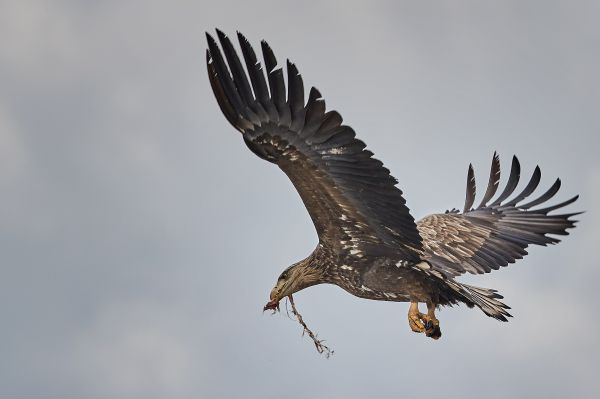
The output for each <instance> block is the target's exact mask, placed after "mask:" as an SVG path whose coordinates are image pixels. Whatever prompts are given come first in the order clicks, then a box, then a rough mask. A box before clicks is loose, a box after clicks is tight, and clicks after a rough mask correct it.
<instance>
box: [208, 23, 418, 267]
mask: <svg viewBox="0 0 600 399" xmlns="http://www.w3.org/2000/svg"><path fill="white" fill-rule="evenodd" d="M217 34H218V38H219V41H220V43H221V47H222V48H223V52H224V53H225V58H223V56H222V54H221V51H220V49H219V47H218V45H217V43H216V42H215V40H214V39H213V38H212V37H211V36H210V35H209V34H207V39H208V47H209V49H208V50H207V67H208V75H209V78H210V82H211V85H212V88H213V91H214V93H215V96H216V98H217V102H218V103H219V106H220V107H221V110H222V111H223V114H225V117H226V118H227V120H228V121H229V122H230V123H231V124H232V125H233V126H234V127H235V128H237V129H238V130H239V131H240V132H241V133H242V136H243V138H244V141H245V143H246V145H247V146H248V147H249V148H250V150H252V151H253V152H254V153H255V154H256V155H258V156H259V157H261V158H262V159H265V160H267V161H269V162H272V163H275V164H276V165H277V166H279V167H280V168H281V169H282V170H283V171H284V172H285V173H286V175H287V176H288V177H289V178H290V180H291V181H292V183H293V184H294V186H295V187H296V190H298V193H299V194H300V197H301V198H302V200H303V201H304V205H305V206H306V208H307V210H308V212H309V214H310V216H311V218H312V220H313V223H314V225H315V228H316V230H317V233H318V235H319V240H320V243H321V244H322V245H324V246H327V247H329V248H331V249H333V250H335V251H336V252H342V251H346V252H349V253H351V254H353V255H356V256H358V257H361V256H364V255H365V254H369V255H377V254H382V252H385V253H389V252H390V251H391V252H393V253H394V254H396V255H397V256H399V257H401V258H402V259H405V260H418V252H420V249H421V237H420V235H419V233H418V231H417V228H416V225H415V222H414V219H413V217H412V216H411V215H410V213H409V210H408V208H407V207H406V202H405V200H404V198H403V197H402V191H400V189H398V188H397V187H396V186H395V185H396V183H397V181H396V179H395V178H394V177H392V176H391V175H390V173H389V170H388V169H386V168H385V167H384V166H383V164H382V163H381V162H380V161H378V160H376V159H374V158H373V153H372V152H370V151H368V150H366V149H365V147H366V145H365V143H363V142H362V141H360V140H358V139H356V138H355V133H354V131H353V130H352V128H350V127H349V126H345V125H342V117H341V116H340V114H338V113H337V112H335V111H329V112H325V101H324V100H323V99H322V98H321V94H320V93H319V91H318V90H317V89H315V88H314V87H313V88H312V89H311V90H310V94H309V97H308V101H306V103H305V101H304V85H303V82H302V77H301V76H300V74H299V73H298V70H297V69H296V67H295V66H294V64H292V63H291V62H290V61H289V60H288V61H287V76H288V79H287V81H288V85H287V96H286V85H285V83H284V77H283V71H282V68H278V67H277V61H276V59H275V56H274V55H273V52H272V50H271V48H270V47H269V45H268V44H267V43H266V42H264V41H263V42H262V43H261V44H262V52H263V58H264V61H265V65H266V75H267V79H265V75H264V73H263V69H262V67H261V64H260V63H259V62H258V61H257V58H256V55H255V53H254V50H253V49H252V47H251V46H250V44H249V43H248V41H247V40H246V38H245V37H244V36H242V35H241V34H240V33H238V39H239V43H240V46H241V49H242V54H243V58H244V61H245V66H246V69H247V71H248V73H247V74H246V72H245V70H244V67H243V66H242V63H241V61H240V59H239V58H238V56H237V54H236V51H235V49H234V47H233V45H232V43H231V42H230V41H229V39H228V38H227V36H225V35H224V34H223V33H222V32H220V31H218V30H217ZM226 61H227V62H226ZM248 77H249V79H248ZM267 82H268V84H267Z"/></svg>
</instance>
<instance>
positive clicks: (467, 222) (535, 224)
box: [206, 30, 579, 339]
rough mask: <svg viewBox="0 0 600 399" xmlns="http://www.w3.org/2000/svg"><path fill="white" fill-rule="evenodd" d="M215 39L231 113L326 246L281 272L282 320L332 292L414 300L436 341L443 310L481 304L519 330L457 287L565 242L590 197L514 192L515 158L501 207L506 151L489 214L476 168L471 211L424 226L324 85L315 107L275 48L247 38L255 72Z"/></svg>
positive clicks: (218, 78) (243, 44) (414, 315)
mask: <svg viewBox="0 0 600 399" xmlns="http://www.w3.org/2000/svg"><path fill="white" fill-rule="evenodd" d="M206 37H207V41H208V49H207V50H206V65H207V68H208V77H209V80H210V84H211V87H212V90H213V92H214V95H215V97H216V100H217V103H218V105H219V107H220V109H221V111H222V112H223V114H224V115H225V118H226V119H227V120H228V121H229V123H231V125H233V126H234V127H235V128H236V129H237V130H238V131H239V132H240V133H241V134H242V138H243V140H244V143H245V144H246V146H248V148H249V149H250V150H251V151H252V152H253V153H254V154H256V155H257V156H258V157H260V158H262V159H264V160H265V161H268V162H271V163H273V164H275V165H277V166H278V167H279V168H280V169H281V170H282V171H283V172H284V173H285V174H286V175H287V176H288V178H289V179H290V180H291V181H292V183H293V185H294V187H295V188H296V190H297V191H298V193H299V194H300V197H301V199H302V201H303V202H304V205H305V206H306V209H307V210H308V213H309V215H310V217H311V219H312V221H313V223H314V226H315V229H316V232H317V234H318V237H319V242H318V244H317V247H316V248H315V249H314V251H313V252H312V253H311V254H310V255H309V256H308V257H306V258H305V259H302V260H300V261H299V262H297V263H294V264H293V265H291V266H289V267H287V268H286V269H285V270H284V271H283V272H282V273H281V275H280V276H279V278H278V279H277V282H276V284H275V286H274V287H273V289H272V290H271V293H270V299H269V302H268V303H267V304H266V305H265V307H264V309H265V310H266V309H272V310H274V311H275V310H278V309H279V302H280V301H281V300H282V299H283V298H286V297H287V298H290V300H292V306H293V299H292V294H294V293H296V292H298V291H300V290H303V289H305V288H307V287H311V286H314V285H317V284H324V283H326V284H335V285H337V286H339V287H341V288H342V289H344V290H345V291H347V292H349V293H350V294H352V295H355V296H357V297H360V298H366V299H373V300H378V301H393V302H410V306H409V310H408V324H409V326H410V329H411V330H412V331H414V332H417V333H425V335H426V336H427V337H430V338H433V339H439V338H440V337H441V329H440V322H439V320H438V319H437V317H436V314H435V311H436V309H438V308H439V307H441V306H451V305H455V304H459V303H462V304H465V305H467V306H468V307H470V308H472V307H475V306H476V307H478V308H479V309H481V310H482V311H483V313H485V314H486V315H487V316H490V317H493V318H494V319H497V320H500V321H507V318H508V317H511V315H510V314H509V313H508V309H510V308H509V307H508V306H507V305H506V304H504V303H503V302H501V301H500V300H501V299H502V298H503V297H502V296H501V295H500V294H499V293H498V292H497V291H496V290H493V289H488V288H481V287H475V286H472V285H467V284H463V283H460V282H459V281H457V279H456V278H457V277H459V276H460V275H462V274H464V273H472V274H482V273H489V272H491V271H492V270H498V269H499V268H501V267H504V266H507V265H508V264H511V263H514V262H515V261H516V260H517V259H521V258H523V257H524V256H525V255H527V248H528V247H529V245H532V244H536V245H543V246H546V245H548V244H556V243H558V242H559V241H560V240H559V239H558V238H557V237H556V236H562V235H568V232H567V230H568V229H570V228H573V227H575V223H576V222H577V221H576V220H572V217H573V216H575V215H578V214H579V212H577V213H564V214H550V213H551V212H552V211H555V210H557V209H561V208H563V207H565V206H567V205H569V204H571V203H573V202H575V201H576V200H577V198H578V196H575V197H573V198H570V199H568V200H566V201H564V202H561V203H559V204H556V205H552V206H545V205H543V204H545V203H546V202H547V201H548V200H550V199H551V198H552V197H553V196H554V195H555V194H556V193H557V192H558V190H559V188H560V185H561V181H560V179H557V180H556V181H555V182H554V184H553V185H552V186H551V187H550V188H549V189H548V190H547V191H545V192H544V193H543V194H542V195H540V196H536V197H535V199H532V198H531V196H532V194H533V193H534V191H535V190H536V188H537V187H538V184H539V183H540V178H541V171H540V168H539V167H536V168H535V170H534V171H533V175H532V176H531V178H530V179H529V181H528V183H527V184H526V186H525V188H524V189H523V190H522V191H520V192H519V193H518V194H514V192H515V189H516V188H517V185H518V183H519V178H520V174H521V167H520V164H519V160H518V159H517V157H513V158H512V164H511V168H510V173H509V177H508V182H507V183H506V186H505V187H504V189H503V190H502V192H501V193H500V194H499V195H498V196H497V197H496V198H494V197H495V194H496V192H497V189H498V186H499V181H500V160H499V157H498V155H497V154H496V153H494V156H493V158H492V164H491V171H490V176H489V181H488V184H487V188H486V191H485V194H484V195H483V197H482V199H481V201H480V202H479V204H478V205H477V206H474V204H475V192H476V189H475V188H476V186H475V176H474V172H473V167H472V165H469V168H468V173H467V189H466V199H465V204H464V207H463V209H462V211H459V210H456V209H452V210H449V211H446V212H445V213H438V214H433V215H429V216H426V217H424V218H423V219H421V220H419V221H417V222H415V219H414V218H413V216H412V215H411V214H410V211H409V209H408V207H407V206H406V201H405V199H404V197H403V193H402V191H401V190H400V189H399V188H398V187H397V186H396V185H397V183H398V181H397V180H396V179H395V178H394V177H393V176H392V175H391V174H390V171H389V170H388V169H387V168H386V167H384V166H383V163H382V162H381V161H379V160H377V159H376V158H374V157H373V155H374V154H373V153H372V152H371V151H369V150H368V149H366V145H365V143H364V142H363V141H361V140H359V139H358V138H357V137H356V134H355V132H354V130H353V129H352V128H351V127H350V126H347V125H344V124H342V117H341V115H340V114H339V113H338V112H336V111H326V108H325V101H324V100H323V98H322V96H321V93H320V92H319V90H317V89H316V88H315V87H312V88H311V89H310V91H309V93H308V99H305V90H304V83H303V80H302V77H301V75H300V74H299V72H298V69H297V68H296V66H295V65H294V64H293V63H292V62H290V61H289V59H288V60H287V62H286V65H285V68H286V70H287V84H286V82H285V81H284V72H283V68H282V67H280V66H278V63H277V59H276V58H275V55H274V53H273V51H272V50H271V47H270V46H269V45H268V44H267V42H265V41H264V40H263V41H262V42H261V49H262V56H263V59H264V68H263V66H262V65H261V63H260V62H259V61H258V59H257V56H256V53H255V51H254V49H253V48H252V46H251V45H250V43H249V42H248V40H247V39H246V38H245V37H244V36H243V35H242V34H241V33H239V32H238V33H237V37H238V41H239V46H240V49H241V54H242V58H243V62H242V59H240V57H239V56H238V54H237V52H236V49H235V48H234V46H233V44H232V43H231V41H230V40H229V38H228V37H227V36H226V35H225V34H224V33H223V32H221V31H220V30H217V37H218V41H219V42H220V46H219V44H217V42H216V40H215V39H214V38H213V37H212V36H211V35H210V34H209V33H207V34H206ZM221 49H222V51H221ZM223 54H224V56H223ZM540 206H544V207H540ZM419 303H424V304H426V306H427V313H421V312H420V310H419ZM294 310H295V308H294ZM300 321H301V319H300ZM301 322H302V321H301ZM305 327H306V326H305ZM311 336H312V335H311ZM313 339H314V338H313Z"/></svg>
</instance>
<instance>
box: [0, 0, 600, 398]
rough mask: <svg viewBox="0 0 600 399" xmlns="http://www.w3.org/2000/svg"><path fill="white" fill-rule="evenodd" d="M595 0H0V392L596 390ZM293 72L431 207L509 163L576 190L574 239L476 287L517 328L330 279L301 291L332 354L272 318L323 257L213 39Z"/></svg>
mask: <svg viewBox="0 0 600 399" xmlns="http://www.w3.org/2000/svg"><path fill="white" fill-rule="evenodd" d="M599 18H600V4H599V3H598V2H597V1H562V2H560V1H558V2H557V1H514V2H513V1H504V2H481V1H432V2H413V1H410V2H409V1H407V2H402V1H389V2H367V1H360V2H358V1H349V0H343V1H342V0H340V1H320V2H314V5H313V4H312V2H310V3H309V2H298V1H287V0H277V1H265V0H256V1H252V2H250V1H239V2H231V1H219V2H217V1H212V2H208V1H207V2H202V1H172V2H161V1H103V2H93V1H47V0H44V1H29V0H19V1H17V0H14V1H11V0H0V88H1V89H0V197H1V198H2V206H0V253H1V254H2V255H1V261H0V273H1V276H2V277H1V278H0V317H1V319H0V320H1V321H0V323H1V324H0V353H1V354H2V361H1V362H0V396H1V397H3V398H40V397H45V398H91V399H94V398H150V399H152V398H166V397H168V398H190V397H196V398H209V397H261V398H304V397H325V396H326V397H329V398H342V397H343V398H359V397H365V395H372V394H377V395H378V396H380V397H391V396H392V395H394V396H399V395H403V396H413V395H422V394H425V395H428V396H429V395H432V396H433V395H444V397H447V398H463V397H465V396H470V395H475V394H477V395H481V394H484V395H485V396H486V397H487V398H500V397H524V396H534V397H542V396H544V397H556V398H560V397H566V396H569V397H586V396H587V397H589V396H590V395H592V393H591V392H594V391H597V389H598V379H597V374H598V364H597V360H596V359H597V358H598V356H600V350H599V349H598V346H597V345H596V337H597V335H598V334H599V333H600V316H599V314H600V313H599V312H598V305H600V304H599V301H598V296H597V295H598V293H597V284H596V281H597V279H598V278H600V268H599V264H598V263H599V262H598V259H597V256H596V253H597V251H596V250H597V246H598V244H599V243H600V233H598V231H599V229H600V216H599V214H598V213H597V212H596V211H595V209H596V207H597V206H598V204H599V203H600V157H599V156H598V150H599V145H600V116H599V115H600V114H599V112H598V105H599V104H600V77H599V75H598V71H599V70H600V26H599V25H598V20H599ZM215 27H220V28H222V29H223V30H224V31H225V32H227V33H229V34H230V35H231V34H233V33H234V32H235V31H236V30H240V31H242V32H244V33H245V34H246V36H247V37H248V38H249V39H250V40H251V41H252V42H253V43H255V44H258V43H259V40H260V39H263V38H265V39H267V40H269V42H270V44H271V46H272V47H273V49H274V50H275V52H276V54H277V55H278V56H279V59H280V62H281V61H283V60H285V58H286V57H290V58H291V59H292V60H293V61H294V62H296V63H297V65H298V67H299V69H300V71H301V73H302V74H303V76H304V79H305V83H306V85H307V86H310V85H315V86H317V87H318V88H319V89H320V90H321V92H322V93H323V96H324V97H325V99H326V100H327V104H328V107H330V108H335V109H337V110H338V111H340V113H341V114H342V115H343V116H344V117H345V122H346V123H348V124H350V125H351V126H353V127H354V128H355V130H356V131H357V132H358V135H359V137H360V138H362V139H363V140H364V141H366V142H367V143H368V145H369V147H370V149H371V150H373V151H374V152H375V153H376V155H377V157H378V158H380V159H382V160H383V161H384V162H385V163H386V166H388V167H389V168H390V169H391V170H392V172H393V174H394V175H395V176H396V177H397V178H398V180H399V181H400V187H401V188H402V189H403V190H404V191H405V193H406V198H407V201H408V205H409V206H410V208H411V210H412V212H413V214H414V215H415V217H417V218H419V217H422V216H424V215H426V214H428V213H432V212H438V211H443V210H445V209H446V208H451V207H454V206H456V207H459V206H461V205H462V202H463V199H464V182H465V173H466V169H467V165H468V163H469V162H473V165H474V166H475V169H476V175H477V178H478V179H479V181H480V186H482V185H483V181H485V180H486V178H485V175H486V173H487V168H488V167H489V166H488V165H489V161H490V158H491V156H492V153H493V151H494V150H498V151H499V153H500V155H501V158H502V160H503V161H504V163H503V165H504V166H508V165H507V163H508V161H509V160H510V157H511V156H512V154H517V155H518V156H519V157H520V159H521V162H522V166H523V170H524V175H526V174H529V173H531V171H532V170H533V168H534V167H535V165H536V164H539V165H540V167H541V168H542V174H543V178H542V183H543V184H545V185H549V184H551V182H552V181H553V179H554V178H556V177H561V178H562V180H563V189H562V191H561V193H560V194H559V196H558V199H559V200H560V199H566V198H568V197H570V196H571V195H574V194H577V193H579V194H581V199H580V201H579V202H578V203H576V204H575V205H573V206H571V208H570V209H571V210H587V213H585V214H584V215H582V216H581V217H580V220H581V223H580V224H579V227H578V228H577V229H576V230H575V231H573V234H572V235H571V236H569V237H566V239H565V241H564V242H563V243H561V244H560V245H558V246H553V247H551V248H543V249H542V248H534V249H532V250H531V251H530V252H531V255H530V256H528V257H527V258H526V259H525V260H523V261H521V262H519V263H518V264H516V265H513V266H511V267H510V268H508V269H506V270H502V271H499V272H496V273H493V274H491V275H485V276H467V278H465V279H463V281H469V282H471V283H476V284H479V285H481V286H486V287H494V288H497V289H499V290H500V291H501V292H502V293H503V294H504V295H505V297H506V302H507V303H508V304H509V305H511V306H512V307H513V312H512V313H513V315H514V316H515V317H514V319H512V320H511V321H510V323H498V322H496V321H494V320H492V319H490V318H487V317H485V315H483V313H481V312H480V311H478V310H468V309H466V308H465V307H460V308H452V309H444V310H442V311H441V312H440V314H439V318H440V320H441V323H442V330H443V333H444V336H443V337H442V339H441V340H440V341H437V342H434V341H432V340H430V339H427V338H425V337H424V336H423V335H417V334H414V333H412V332H411V331H410V330H409V328H408V326H407V322H406V311H407V306H406V305H405V304H394V303H381V302H374V301H365V300H361V299H358V298H354V297H352V296H350V295H348V294H346V293H345V292H343V291H342V290H340V289H339V288H336V287H333V286H318V287H313V288H310V289H307V290H306V291H303V292H301V293H299V294H297V295H296V302H297V305H298V308H299V310H300V311H301V312H302V313H303V315H304V317H305V319H306V320H307V321H308V322H309V324H310V325H311V326H312V327H313V328H314V329H315V330H316V331H317V332H318V333H319V334H320V336H321V337H323V338H325V339H327V341H328V343H329V344H330V345H331V346H332V347H333V348H334V349H335V351H336V353H335V355H334V356H333V357H332V358H330V359H329V360H326V359H324V358H323V357H321V356H319V355H318V354H317V353H316V352H315V351H314V348H313V347H312V344H311V342H310V341H309V340H308V339H307V338H306V337H304V338H303V337H301V329H300V326H299V325H298V324H297V323H295V322H294V321H292V320H290V319H288V318H287V317H286V316H285V314H279V315H275V316H271V315H269V314H267V313H265V314H263V313H262V306H263V305H264V303H265V302H266V300H267V299H268V293H269V290H270V288H271V287H272V285H273V283H274V282H275V279H276V278H277V276H278V275H279V273H280V272H281V270H282V269H283V268H284V267H286V266H287V265H289V264H291V263H292V262H294V261H297V260H298V259H301V258H303V257H304V256H306V255H307V254H308V253H309V252H310V251H311V250H312V249H313V247H314V245H315V244H316V235H315V232H314V229H313V227H312V225H311V223H310V220H309V218H308V215H307V213H306V211H305V209H304V207H303V205H302V203H301V201H300V199H299V197H298V195H297V194H296V192H295V191H294V190H293V187H292V185H291V183H290V182H289V181H288V180H287V179H286V177H285V176H284V175H283V173H281V172H280V171H279V170H277V168H275V167H273V166H272V165H270V164H268V163H266V162H263V161H261V160H259V159H258V158H256V157H255V156H254V155H253V154H252V153H250V152H249V151H248V150H247V149H246V148H245V146H244V144H243V142H242V141H241V139H240V136H239V134H237V133H236V131H234V130H233V128H231V127H230V126H229V125H228V124H227V122H226V120H225V118H224V117H223V116H222V115H221V113H220V111H219V109H218V107H217V105H216V102H215V100H214V98H213V95H212V92H211V90H210V87H209V84H208V80H207V76H206V68H205V65H204V50H205V46H206V45H205V39H204V32H205V31H207V30H212V29H214V28H215Z"/></svg>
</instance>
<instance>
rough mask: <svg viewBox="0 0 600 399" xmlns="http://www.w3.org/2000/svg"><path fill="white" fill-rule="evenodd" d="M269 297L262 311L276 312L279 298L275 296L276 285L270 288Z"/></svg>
mask: <svg viewBox="0 0 600 399" xmlns="http://www.w3.org/2000/svg"><path fill="white" fill-rule="evenodd" d="M269 298H270V299H271V300H270V301H269V302H267V304H266V305H265V307H264V308H263V312H264V311H265V310H272V311H273V313H276V312H278V311H279V298H278V297H277V287H274V288H273V289H272V290H271V294H270V295H269Z"/></svg>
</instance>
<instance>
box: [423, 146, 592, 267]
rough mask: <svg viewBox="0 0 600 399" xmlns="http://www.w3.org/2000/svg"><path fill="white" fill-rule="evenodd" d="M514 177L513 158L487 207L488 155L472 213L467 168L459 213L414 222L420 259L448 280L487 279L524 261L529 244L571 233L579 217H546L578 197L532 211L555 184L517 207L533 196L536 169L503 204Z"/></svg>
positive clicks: (496, 169)
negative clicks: (472, 276)
mask: <svg viewBox="0 0 600 399" xmlns="http://www.w3.org/2000/svg"><path fill="white" fill-rule="evenodd" d="M520 171H521V167H520V164H519V160H518V159H517V157H513V160H512V166H511V171H510V177H509V179H508V183H507V184H506V187H505V189H504V190H503V191H502V193H501V194H500V196H498V198H497V199H496V200H495V201H494V202H492V203H491V204H489V205H488V202H489V201H490V200H491V199H492V197H494V195H495V194H496V190H497V189H498V183H499V180H500V161H499V158H498V156H497V154H496V153H494V157H493V159H492V168H491V172H490V179H489V183H488V187H487V190H486V192H485V194H484V197H483V199H482V201H481V203H480V204H479V206H478V207H477V208H476V209H473V208H472V206H473V203H474V201H475V177H474V174H473V167H472V166H471V165H469V171H468V174H467V195H466V200H465V206H464V209H463V213H459V212H458V211H457V210H453V211H447V212H446V213H445V214H435V215H430V216H427V217H425V218H423V219H422V220H420V221H418V222H417V228H418V229H419V233H420V234H421V237H422V238H423V248H424V253H423V257H424V258H425V259H426V260H428V261H429V262H430V263H431V265H432V267H433V268H435V269H437V270H439V271H441V272H443V273H445V274H446V275H449V276H456V275H460V274H463V273H465V272H469V273H473V274H480V273H488V272H490V271H492V270H497V269H498V268H500V267H501V266H506V265H508V264H509V263H514V262H515V260H517V259H521V258H522V257H523V256H525V255H527V251H526V248H527V247H528V246H529V245H531V244H537V245H543V246H546V245H548V244H556V243H558V242H560V240H559V239H558V238H556V237H554V236H556V235H559V236H560V235H567V234H569V233H568V232H567V229H569V228H573V227H575V223H576V221H575V220H571V219H570V218H571V217H572V216H575V215H578V214H579V213H580V212H578V213H567V214H559V215H549V213H550V212H551V211H554V210H556V209H559V208H562V207H564V206H567V205H569V204H571V203H573V202H575V201H576V200H577V198H578V196H575V197H573V198H571V199H569V200H567V201H565V202H561V203H560V204H557V205H554V206H549V207H546V208H542V209H532V208H533V207H535V206H537V205H541V204H543V203H545V202H546V201H548V200H549V199H550V198H552V197H553V196H554V195H555V194H556V193H557V192H558V190H559V188H560V179H557V180H556V181H555V183H554V184H553V185H552V187H550V189H549V190H548V191H546V192H545V193H544V194H543V195H541V196H540V197H538V198H537V199H535V200H533V201H530V202H528V203H525V204H520V203H521V202H522V201H524V200H525V199H526V198H528V197H529V196H530V195H531V194H532V193H533V192H534V191H535V189H536V188H537V186H538V184H539V182H540V178H541V171H540V168H539V167H536V168H535V171H534V172H533V176H532V177H531V179H530V181H529V183H528V184H527V186H526V187H525V188H524V189H523V191H522V192H521V193H520V194H518V195H516V196H515V197H514V198H513V199H511V200H507V199H508V197H510V196H511V195H512V193H513V192H514V190H515V188H516V187H517V184H518V183H519V176H520Z"/></svg>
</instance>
